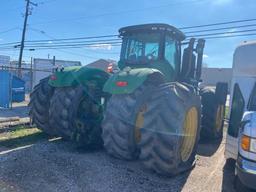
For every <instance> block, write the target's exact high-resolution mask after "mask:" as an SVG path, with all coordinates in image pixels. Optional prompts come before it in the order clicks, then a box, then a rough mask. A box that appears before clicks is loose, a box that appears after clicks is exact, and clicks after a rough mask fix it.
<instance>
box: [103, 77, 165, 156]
mask: <svg viewBox="0 0 256 192" xmlns="http://www.w3.org/2000/svg"><path fill="white" fill-rule="evenodd" d="M162 82H164V79H163V76H162V75H161V74H160V73H153V74H151V75H150V76H148V78H147V80H146V81H145V82H144V83H143V84H142V85H141V86H140V87H138V88H137V89H136V90H135V91H134V92H133V93H130V94H120V95H118V94H117V95H112V96H111V98H110V99H109V101H108V103H107V108H106V110H105V113H104V119H103V122H102V129H103V133H102V138H103V141H104V147H105V149H106V150H107V152H108V153H109V154H110V155H112V156H114V157H116V158H119V159H126V160H132V159H137V158H138V156H139V153H140V150H139V148H138V141H139V138H140V132H139V127H140V124H141V123H140V122H141V121H140V119H141V118H140V117H141V114H142V113H143V109H142V106H143V103H144V102H145V101H146V100H147V98H148V97H150V95H151V94H150V93H151V92H152V91H153V90H154V89H155V87H156V86H157V85H159V84H160V83H162Z"/></svg>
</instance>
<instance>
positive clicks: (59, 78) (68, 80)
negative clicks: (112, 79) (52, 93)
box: [48, 66, 109, 87]
mask: <svg viewBox="0 0 256 192" xmlns="http://www.w3.org/2000/svg"><path fill="white" fill-rule="evenodd" d="M108 78H109V74H108V73H106V72H105V71H103V70H100V69H95V68H89V67H86V66H83V67H81V66H78V67H77V66H76V67H67V68H65V69H64V70H63V71H57V72H55V73H54V74H53V75H52V76H51V78H50V80H49V82H48V83H49V85H51V86H52V87H70V86H76V85H86V84H87V83H88V82H89V81H95V82H96V83H97V84H98V85H100V86H101V87H103V85H104V84H105V82H106V81H107V79H108Z"/></svg>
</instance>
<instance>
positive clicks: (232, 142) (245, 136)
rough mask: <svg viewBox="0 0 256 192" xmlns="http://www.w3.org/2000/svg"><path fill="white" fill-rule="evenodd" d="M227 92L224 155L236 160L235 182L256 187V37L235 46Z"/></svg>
mask: <svg viewBox="0 0 256 192" xmlns="http://www.w3.org/2000/svg"><path fill="white" fill-rule="evenodd" d="M230 93H231V94H230V105H229V106H230V110H229V125H228V130H227V137H226V148H225V157H226V159H227V160H229V159H235V160H236V168H235V174H236V178H237V179H236V180H237V182H238V183H242V184H243V185H245V186H247V187H249V188H252V189H256V41H248V42H243V43H242V44H241V45H239V46H238V47H237V48H236V50H235V52H234V56H233V75H232V82H231V91H230Z"/></svg>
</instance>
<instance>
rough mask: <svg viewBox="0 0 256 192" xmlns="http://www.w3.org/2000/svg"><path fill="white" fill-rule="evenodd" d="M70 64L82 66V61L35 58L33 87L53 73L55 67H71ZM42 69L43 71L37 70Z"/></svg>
mask: <svg viewBox="0 0 256 192" xmlns="http://www.w3.org/2000/svg"><path fill="white" fill-rule="evenodd" d="M69 66H81V62H80V61H65V60H55V63H54V62H53V60H52V59H39V58H35V59H34V62H33V69H34V70H33V87H34V86H35V85H36V84H38V83H39V82H40V80H41V79H43V78H45V77H47V76H49V75H51V74H52V72H53V70H54V68H57V67H69ZM37 70H41V71H37Z"/></svg>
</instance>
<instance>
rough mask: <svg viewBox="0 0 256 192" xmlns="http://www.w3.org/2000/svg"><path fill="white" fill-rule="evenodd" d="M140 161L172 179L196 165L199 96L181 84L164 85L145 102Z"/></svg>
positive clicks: (198, 132)
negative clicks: (173, 176)
mask: <svg viewBox="0 0 256 192" xmlns="http://www.w3.org/2000/svg"><path fill="white" fill-rule="evenodd" d="M145 108H146V111H145V112H144V115H143V117H144V120H143V122H144V123H143V124H144V125H143V126H142V128H141V139H140V142H139V146H140V149H141V153H140V159H141V161H142V163H143V164H144V166H145V167H146V168H148V169H151V170H153V171H155V172H157V173H158V174H161V175H167V176H170V175H171V176H172V175H176V174H178V173H180V172H183V171H186V170H188V169H190V168H191V167H192V165H193V164H194V162H195V155H196V150H197V145H198V141H199V137H200V116H201V103H200V97H199V96H198V95H197V94H196V92H195V90H194V89H193V88H188V87H187V86H184V85H182V84H180V83H171V84H169V85H163V86H161V87H159V89H157V90H156V91H154V92H153V93H152V97H151V99H150V100H149V101H148V102H147V103H146V106H145Z"/></svg>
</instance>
